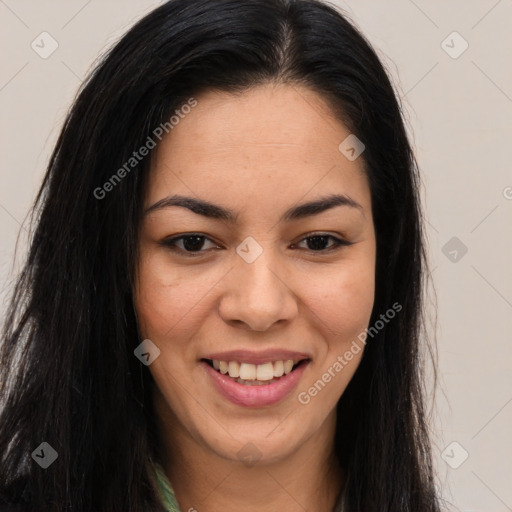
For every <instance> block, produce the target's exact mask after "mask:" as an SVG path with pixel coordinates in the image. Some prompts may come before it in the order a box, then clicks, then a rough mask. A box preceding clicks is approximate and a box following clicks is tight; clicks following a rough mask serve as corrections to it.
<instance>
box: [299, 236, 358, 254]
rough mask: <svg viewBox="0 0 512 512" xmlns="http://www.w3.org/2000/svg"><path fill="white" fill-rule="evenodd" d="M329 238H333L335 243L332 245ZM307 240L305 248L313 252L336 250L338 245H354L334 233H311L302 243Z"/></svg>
mask: <svg viewBox="0 0 512 512" xmlns="http://www.w3.org/2000/svg"><path fill="white" fill-rule="evenodd" d="M329 240H332V241H333V243H332V244H331V245H328V244H329ZM304 241H305V242H306V245H307V247H305V249H307V250H309V251H312V252H328V251H331V250H336V249H337V248H338V247H340V246H343V245H352V244H351V242H348V241H346V240H342V239H340V238H336V237H335V236H332V235H324V234H320V235H311V236H308V237H306V238H303V239H302V240H301V241H300V242H299V244H300V243H303V242H304Z"/></svg>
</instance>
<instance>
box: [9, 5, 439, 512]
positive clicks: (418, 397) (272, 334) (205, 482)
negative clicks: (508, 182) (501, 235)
mask: <svg viewBox="0 0 512 512" xmlns="http://www.w3.org/2000/svg"><path fill="white" fill-rule="evenodd" d="M418 183H419V178H418V172H417V168H416V165H415V160H414V156H413V154H412V151H411V147H410V145H409V142H408V140H407V136H406V133H405V130H404V125H403V121H402V117H401V111H400V108H399V104H398V102H397V100H396V97H395V95H394V92H393V88H392V86H391V84H390V81H389V79H388V77H387V75H386V73H385V71H384V69H383V66H382V64H381V63H380V62H379V60H378V58H377V57H376V55H375V53H374V51H373V50H372V48H371V47H370V45H369V44H368V42H366V40H365V39H364V37H363V36H362V35H361V34H360V33H359V32H358V31H357V30H356V29H355V28H354V27H353V26H352V25H351V24H350V23H349V22H348V21H347V20H346V19H345V18H344V17H343V16H342V15H341V14H340V12H339V11H337V10H336V9H335V8H333V7H330V6H329V5H327V4H325V3H321V2H319V1H315V0H295V1H294V0H250V1H249V0H244V1H240V0H213V1H212V0H208V1H206V0H172V1H170V2H167V3H166V4H164V5H162V6H161V7H159V8H158V9H156V10H154V11H153V12H151V13H150V14H149V15H147V16H146V17H145V18H144V19H142V20H141V21H140V22H138V23H137V24H136V25H135V26H134V27H133V28H132V29H131V30H130V31H129V32H128V33H127V34H126V35H125V36H124V37H123V38H122V39H121V40H120V41H119V42H118V43H117V44H116V45H115V46H114V47H113V48H112V50H111V51H110V52H109V53H108V55H107V56H106V57H105V58H103V59H102V61H101V62H100V63H99V65H98V66H97V67H96V69H95V70H94V72H93V73H92V74H91V76H90V77H89V79H88V80H87V82H86V83H85V84H84V86H83V88H82V90H81V91H80V94H79V95H78V97H77V99H76V101H75V103H74V105H73V107H72V109H71V111H70V113H69V115H68V118H67V120H66V123H65V125H64V128H63V130H62V132H61V135H60V137H59V139H58V142H57V145H56V148H55V150H54V153H53V155H52V157H51V160H50V163H49V166H48V171H47V174H46V176H45V179H44V182H43V185H42V187H41V190H40V192H39V194H38V196H37V200H36V204H35V211H37V215H38V217H37V227H36V229H35V232H34V235H33V241H32V244H31V248H30V252H29V256H28V260H27V263H26V265H25V267H24V270H23V273H22V275H21V276H20V278H19V282H18V283H17V286H16V289H15V293H14V297H13V300H12V304H11V309H10V316H9V317H8V319H7V322H6V327H5V332H4V337H3V338H4V341H3V346H2V353H1V361H2V378H1V394H2V397H3V402H4V404H3V409H2V416H1V421H0V425H1V427H0V453H1V459H0V460H1V464H0V496H1V497H2V499H3V502H4V503H5V504H6V506H13V507H17V508H16V510H18V509H19V510H38V511H61V510H70V511H71V510H72V511H90V510H94V511H102V512H103V511H105V512H106V511H117V510H119V511H121V510H122V511H127V510H130V511H150V510H151V511H153V510H182V511H185V510H188V511H193V510H197V511H200V512H201V511H212V512H215V511H219V510H223V511H229V510H240V509H242V508H243V510H246V511H251V510H258V511H263V510H264V511H277V510H279V511H281V510H287V511H295V510H297V511H299V510H315V511H320V512H324V511H325V512H327V511H332V510H336V511H341V510H343V511H351V512H352V511H360V512H371V511H379V512H380V511H384V510H392V511H415V512H426V511H429V512H433V511H438V510H439V502H438V501H439V499H438V497H437V496H436V491H435V485H434V476H433V469H432V464H431V456H430V444H429V438H428V426H427V423H426V419H425V414H424V398H423V391H422V390H423V381H422V367H421V366H420V360H421V359H420V358H421V347H420V346H419V334H420V329H421V326H422V302H421V297H422V290H423V280H424V275H425V268H426V266H425V256H424V245H423V235H422V223H421V215H420V207H419V198H418ZM178 507H179V508H178Z"/></svg>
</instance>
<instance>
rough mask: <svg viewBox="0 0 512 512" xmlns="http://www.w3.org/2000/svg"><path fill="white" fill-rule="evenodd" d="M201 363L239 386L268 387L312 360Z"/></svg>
mask: <svg viewBox="0 0 512 512" xmlns="http://www.w3.org/2000/svg"><path fill="white" fill-rule="evenodd" d="M201 361H203V362H205V363H206V364H208V365H209V366H210V367H211V368H213V369H214V370H215V371H217V372H218V373H220V374H222V375H225V376H226V377H229V378H231V379H232V380H233V381H234V382H237V383H238V384H242V385H244V386H268V385H269V384H272V383H274V382H278V381H279V380H280V379H282V378H283V377H284V376H286V375H288V374H290V373H292V372H294V371H295V370H297V368H298V367H299V365H302V364H304V365H305V364H307V363H309V361H310V359H308V358H304V359H298V360H297V359H286V360H279V361H268V362H266V363H263V364H251V363H245V362H240V361H221V360H218V359H204V358H203V359H201Z"/></svg>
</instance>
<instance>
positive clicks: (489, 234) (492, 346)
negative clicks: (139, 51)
mask: <svg viewBox="0 0 512 512" xmlns="http://www.w3.org/2000/svg"><path fill="white" fill-rule="evenodd" d="M336 3H337V5H340V6H341V7H343V8H344V9H345V10H346V11H347V13H348V14H349V16H350V17H351V18H352V20H353V21H354V22H355V23H356V24H357V25H359V27H360V28H361V29H362V30H363V32H364V33H365V34H366V35H367V37H368V38H369V39H370V41H371V42H372V43H373V44H374V45H375V46H376V48H377V49H378V52H379V55H380V56H381V58H382V59H383V60H384V62H385V64H386V66H387V68H388V70H389V71H390V72H391V74H392V75H393V77H394V79H395V81H396V84H397V88H398V90H399V91H400V95H401V96H402V101H403V102H404V107H405V109H406V112H407V118H408V124H409V128H410V130H411V133H413V141H414V145H415V148H416V151H417V156H418V159H419V163H420V166H421V168H422V172H423V180H424V191H423V192H424V197H425V206H426V211H427V218H428V220H429V224H428V226H427V228H428V236H429V241H430V253H431V262H432V263H431V265H432V268H433V269H434V270H433V274H432V276H433V280H434V285H435V288H436V291H437V299H438V333H437V335H438V345H439V367H440V373H441V382H440V391H439V392H438V396H437V402H436V407H435V409H434V420H435V425H434V427H435V430H436V436H435V439H434V441H435V445H434V454H435V458H436V466H437V470H438V475H439V485H440V486H441V487H442V489H443V496H444V497H445V498H446V499H447V500H449V501H450V502H451V503H452V504H453V507H452V508H451V510H460V511H465V512H469V511H485V512H505V511H511V510H512V486H511V485H510V482H511V481H512V480H511V477H512V462H511V461H512V441H511V436H510V432H511V431H512V430H511V428H510V427H511V424H512V368H511V366H512V364H511V362H512V361H511V360H512V357H511V356H512V343H511V341H512V339H511V338H512V336H511V333H512V270H511V256H512V237H511V235H510V231H511V229H510V225H511V220H512V219H511V217H512V215H511V214H512V172H511V162H512V149H511V148H512V139H511V135H512V133H511V132H512V123H511V120H512V119H511V114H512V72H511V67H510V56H511V46H512V37H511V35H510V33H511V27H510V20H511V19H512V2H511V1H510V0H499V1H497V0H482V1H476V0H472V1H467V0H466V1H462V0H459V1H447V2H432V1H431V2H427V1H426V0H415V1H412V0H411V1H408V0H393V1H389V0H388V1H386V2H382V1H378V0H366V1H359V2H356V1H338V2H336ZM159 4H160V2H158V1H155V0H153V1H150V0H144V1H143V0H140V1H135V0H129V1H128V0H124V1H120V0H117V1H114V0H108V1H100V0H89V1H87V0H80V1H79V0H73V1H71V0H66V1H64V0H58V1H57V0H54V1H49V0H46V1H41V0H32V1H26V0H0V23H1V47H2V48H3V51H2V54H1V57H0V58H1V69H0V112H1V123H0V129H1V138H0V141H1V142H0V144H1V146H0V150H1V155H2V165H1V175H0V176H1V178H0V179H1V181H0V183H1V191H0V279H1V284H2V295H5V294H6V292H7V290H8V289H9V282H8V276H9V275H11V276H12V272H13V270H12V268H11V261H12V256H13V252H14V246H15V242H16V236H17V233H18V231H19V230H20V225H21V223H22V221H23V219H24V218H25V215H26V214H27V211H28V208H29V206H30V204H31V202H32V200H33V198H34V195H35V193H36V190H37V188H38V186H39V184H40V181H41V179H42V176H43V172H44V168H45V165H46V163H47V161H48V157H49V154H50V151H51V149H52V146H53V144H54V142H55V140H56V137H57V135H58V132H59V130H60V127H61V124H62V122H63V119H64V115H65V112H66V110H67V108H68V107H69V105H70V103H71V101H72V99H73V97H74V95H75V93H76V90H77V88H78V86H79V85H80V83H81V81H82V80H83V78H84V77H85V75H86V73H87V71H88V70H89V69H90V67H91V65H92V64H93V62H94V60H95V59H96V58H97V56H98V55H99V53H100V52H102V51H103V50H104V49H105V48H106V47H107V46H108V45H110V44H111V43H113V42H114V41H115V40H116V39H117V38H118V37H119V36H120V35H121V34H122V33H123V32H124V31H125V30H126V29H127V28H128V27H129V26H130V25H131V24H132V23H133V22H134V21H136V20H137V19H139V18H140V17H141V16H142V15H143V14H144V13H146V12H148V11H150V10H151V9H153V8H154V7H156V6H157V5H159ZM43 31H46V32H48V33H49V34H51V36H52V37H53V38H54V39H55V40H56V41H57V42H58V48H57V50H56V51H55V52H54V53H53V54H52V55H51V56H49V57H48V58H47V59H43V58H41V57H40V56H39V55H38V54H37V53H36V52H35V51H34V50H33V49H32V48H31V43H32V41H34V40H36V42H37V40H38V39H36V38H38V36H39V34H41V32H43ZM454 31H456V32H458V33H459V34H460V36H459V35H453V34H452V33H453V32H454ZM443 41H445V42H444V43H443ZM465 41H466V42H467V44H468V45H469V46H468V48H467V49H466V51H464V52H463V53H462V54H461V55H458V54H459V53H460V52H461V50H463V49H464V47H465V44H466V43H465ZM46 47H47V48H48V46H46ZM445 50H446V51H445ZM447 51H448V52H450V53H451V54H452V55H453V56H457V58H452V57H451V56H450V55H449V54H448V53H447ZM23 233H24V231H23V230H22V234H23ZM453 237H456V238H457V240H455V241H452V242H451V244H454V245H448V246H446V244H447V243H448V241H449V240H450V239H452V238H453ZM462 244H463V245H464V246H465V247H466V248H467V253H465V254H463V246H462ZM23 247H24V246H23V237H22V238H21V245H20V249H19V251H20V255H19V256H20V257H22V256H23ZM443 248H444V252H443ZM454 251H455V252H454ZM18 259H19V258H18ZM454 259H455V261H452V260H454ZM15 268H16V266H15ZM2 302H3V301H2ZM453 442H455V443H456V444H452V443H453ZM442 453H444V455H442ZM466 453H467V455H468V457H467V459H466V460H464V457H465V456H466ZM456 466H458V467H456Z"/></svg>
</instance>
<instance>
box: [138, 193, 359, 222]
mask: <svg viewBox="0 0 512 512" xmlns="http://www.w3.org/2000/svg"><path fill="white" fill-rule="evenodd" d="M171 206H180V207H182V208H187V209H188V210H190V211H191V212H194V213H197V214H198V215H202V216H204V217H208V218H210V219H218V220H224V221H227V222H230V223H233V224H234V223H236V220H237V217H238V214H237V213H235V212H234V211H232V210H230V209H228V208H225V207H223V206H219V205H216V204H213V203H210V202H208V201H205V200H203V199H196V198H193V197H186V196H181V195H173V196H169V197H164V198H163V199H160V200H159V201H157V202H156V203H154V204H153V205H151V206H149V207H148V208H147V209H146V210H145V211H144V215H148V214H149V213H151V212H154V211H157V210H162V209H165V208H169V207H171ZM337 206H348V207H351V208H356V209H359V210H361V213H362V212H363V207H362V206H361V205H360V204H359V203H358V202H357V201H354V199H352V198H351V197H349V196H347V195H344V194H332V195H329V196H324V197H320V198H319V199H315V200H314V201H310V202H307V203H302V204H299V205H296V206H293V207H291V208H289V209H288V210H287V211H286V212H285V213H284V214H283V215H282V217H281V219H280V221H287V222H290V221H293V220H298V219H303V218H305V217H311V216H313V215H318V214H320V213H322V212H325V211H327V210H330V209H331V208H335V207H337Z"/></svg>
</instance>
